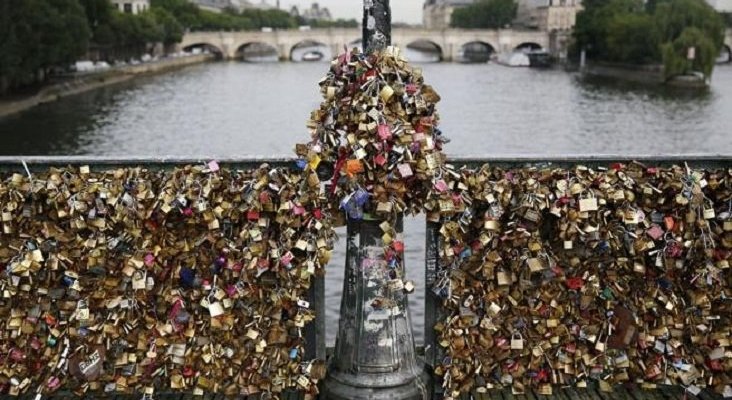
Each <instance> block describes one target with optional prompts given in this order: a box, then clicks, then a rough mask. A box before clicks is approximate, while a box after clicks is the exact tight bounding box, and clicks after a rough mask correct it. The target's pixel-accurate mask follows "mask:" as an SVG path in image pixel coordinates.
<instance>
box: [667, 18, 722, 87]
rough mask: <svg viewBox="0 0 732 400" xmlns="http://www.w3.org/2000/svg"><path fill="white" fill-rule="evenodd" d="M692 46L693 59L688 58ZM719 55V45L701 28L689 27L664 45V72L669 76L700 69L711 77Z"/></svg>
mask: <svg viewBox="0 0 732 400" xmlns="http://www.w3.org/2000/svg"><path fill="white" fill-rule="evenodd" d="M690 48H694V59H693V60H689V59H688V55H689V49H690ZM718 56H719V46H717V45H716V44H715V43H714V41H713V40H712V39H711V38H709V37H707V35H706V34H705V33H704V31H702V30H701V29H699V28H696V27H689V28H686V29H684V31H683V32H681V35H679V37H677V38H676V39H675V40H674V41H673V42H667V43H665V44H664V45H663V63H664V72H665V74H666V77H667V78H671V77H674V76H677V75H683V74H689V73H691V72H694V71H700V72H702V73H703V74H704V76H705V77H709V76H711V75H712V70H713V69H714V62H715V60H716V59H717V57H718Z"/></svg>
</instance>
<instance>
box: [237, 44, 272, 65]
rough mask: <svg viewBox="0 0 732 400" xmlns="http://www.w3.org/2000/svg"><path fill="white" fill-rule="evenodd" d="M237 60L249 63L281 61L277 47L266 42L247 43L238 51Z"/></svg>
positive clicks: (240, 46)
mask: <svg viewBox="0 0 732 400" xmlns="http://www.w3.org/2000/svg"><path fill="white" fill-rule="evenodd" d="M236 58H238V59H240V60H242V61H248V62H276V61H279V52H278V51H277V47H275V46H273V45H272V44H270V43H266V42H247V43H243V44H241V45H239V47H237V49H236Z"/></svg>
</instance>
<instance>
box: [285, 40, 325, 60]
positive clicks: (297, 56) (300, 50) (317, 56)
mask: <svg viewBox="0 0 732 400" xmlns="http://www.w3.org/2000/svg"><path fill="white" fill-rule="evenodd" d="M331 59H333V51H332V50H331V47H330V46H328V44H326V43H323V42H320V41H317V40H312V39H305V40H302V41H300V42H297V43H295V44H294V45H293V46H292V47H291V48H290V61H294V62H302V61H330V60H331Z"/></svg>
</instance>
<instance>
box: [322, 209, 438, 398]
mask: <svg viewBox="0 0 732 400" xmlns="http://www.w3.org/2000/svg"><path fill="white" fill-rule="evenodd" d="M382 222H383V221H379V220H363V221H350V222H349V224H348V234H347V254H346V272H345V279H344V283H343V299H342V301H341V317H340V322H339V328H338V336H337V339H336V348H335V354H334V355H333V358H332V360H331V362H330V367H329V370H328V375H327V378H326V379H325V382H324V385H323V387H324V390H323V392H324V393H323V398H325V399H329V400H330V399H336V400H355V399H370V400H377V399H392V400H423V399H429V398H430V396H431V393H430V387H431V386H430V378H429V375H428V374H427V373H426V371H425V368H424V365H423V364H422V363H421V362H419V361H418V360H417V357H416V354H415V349H414V337H413V336H412V328H411V323H410V320H409V307H408V302H407V294H406V293H405V291H404V288H403V281H402V280H401V278H402V277H403V276H404V275H403V273H404V270H403V269H404V266H403V265H399V264H396V265H394V263H390V262H389V260H387V259H386V255H385V252H384V243H383V241H382V234H383V232H382V230H381V227H380V224H381V223H382ZM402 226H403V222H402V218H401V217H399V218H398V220H397V223H396V227H395V228H396V230H397V232H401V231H402V229H403V228H402Z"/></svg>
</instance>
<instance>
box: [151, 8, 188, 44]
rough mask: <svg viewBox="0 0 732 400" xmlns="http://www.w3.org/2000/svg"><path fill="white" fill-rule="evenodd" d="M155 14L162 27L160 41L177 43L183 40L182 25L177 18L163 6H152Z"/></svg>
mask: <svg viewBox="0 0 732 400" xmlns="http://www.w3.org/2000/svg"><path fill="white" fill-rule="evenodd" d="M151 12H152V13H153V15H154V16H155V20H156V21H157V23H158V25H159V26H160V29H162V42H163V43H164V44H166V45H169V44H173V43H179V42H180V41H181V40H183V25H181V24H180V22H178V20H177V19H175V17H174V16H173V14H171V13H170V12H168V11H167V10H165V9H163V8H154V9H152V10H151Z"/></svg>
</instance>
